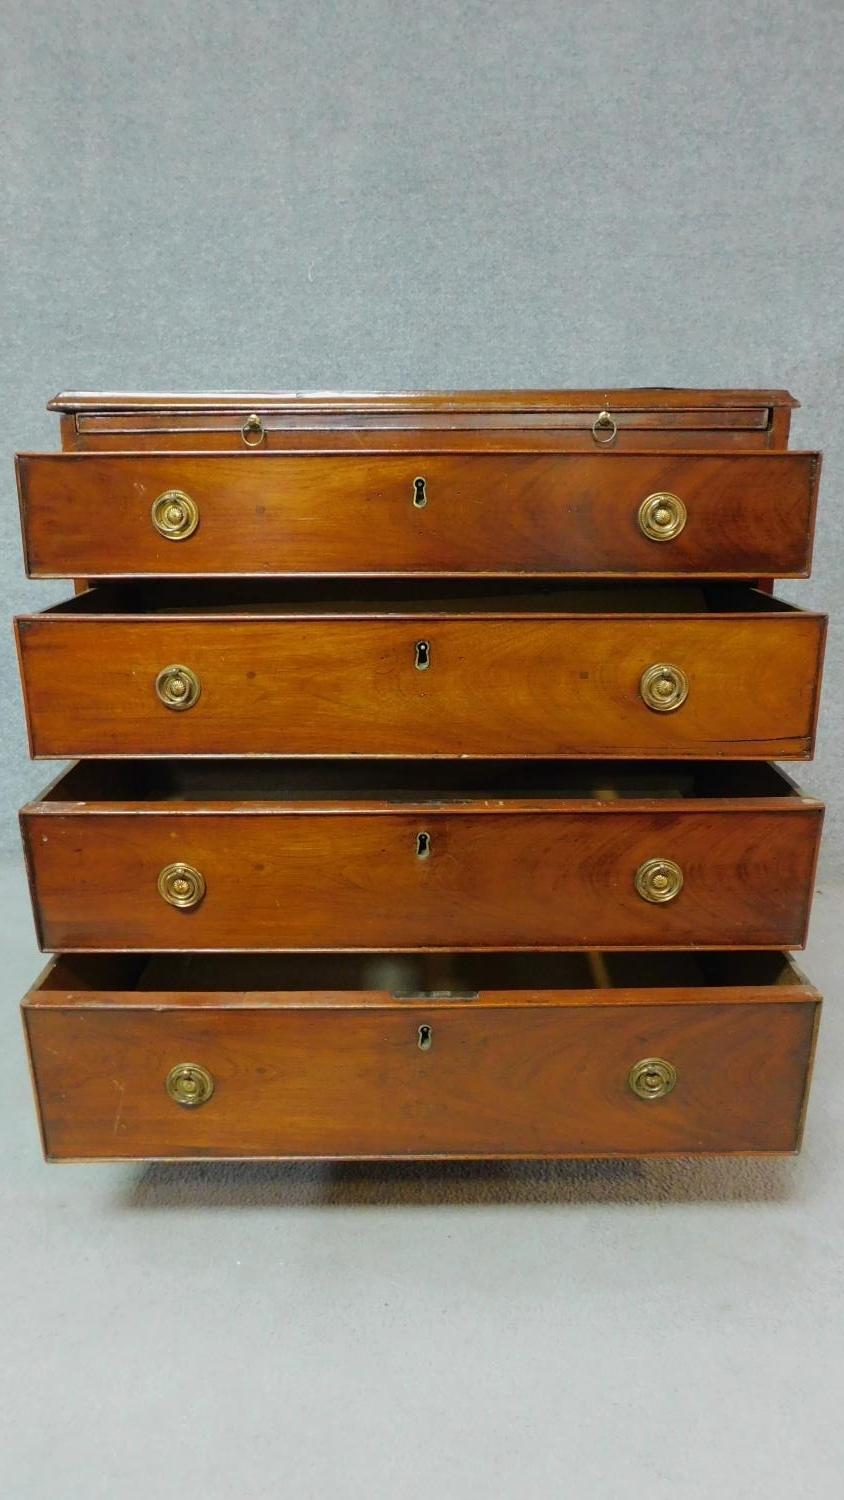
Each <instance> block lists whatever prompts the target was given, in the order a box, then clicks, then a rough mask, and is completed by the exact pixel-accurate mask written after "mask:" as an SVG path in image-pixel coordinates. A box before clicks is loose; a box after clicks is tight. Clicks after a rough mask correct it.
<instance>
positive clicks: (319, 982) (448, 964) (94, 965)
mask: <svg viewBox="0 0 844 1500" xmlns="http://www.w3.org/2000/svg"><path fill="white" fill-rule="evenodd" d="M789 986H792V987H798V988H800V989H802V990H805V988H806V980H805V978H804V976H803V975H802V974H801V973H800V971H799V969H798V968H797V967H796V965H795V964H794V963H793V962H792V961H791V959H790V958H789V957H788V956H787V955H786V954H784V953H769V952H745V953H718V952H716V953H485V954H392V953H370V954H332V953H326V954H314V955H301V954H269V953H254V954H228V955H226V954H202V953H196V954H193V953H184V954H162V955H147V954H129V955H113V954H94V955H90V956H77V955H66V956H63V957H61V958H57V959H55V960H54V961H53V963H52V964H51V965H50V966H49V967H48V968H47V970H46V971H45V972H44V974H43V975H42V977H41V979H40V981H39V983H38V986H37V988H36V991H35V992H34V994H36V995H37V996H38V1002H39V1003H41V997H43V1000H44V1002H46V1003H49V1002H50V998H51V996H52V998H53V1000H54V1002H55V1003H62V1000H63V998H64V997H65V996H66V995H67V993H68V992H73V993H75V994H77V995H79V994H80V992H85V994H86V995H87V996H88V997H89V998H90V999H92V1000H94V999H95V998H96V995H97V993H98V992H99V993H101V994H103V995H104V996H108V997H109V998H111V997H115V996H119V997H120V999H121V1001H123V1002H124V1003H125V1001H126V998H127V996H128V995H131V994H135V995H137V996H138V997H139V999H138V1003H139V1004H143V1003H149V1004H154V1005H158V1004H160V1003H162V992H165V993H166V994H167V995H168V998H169V999H170V1000H171V1001H172V1003H173V1004H175V1005H182V1004H185V1005H189V1004H190V1003H191V996H192V995H193V996H196V997H198V999H199V1002H200V1003H206V1004H207V1003H209V997H211V1003H213V1002H214V997H219V996H222V995H225V1001H226V1004H227V1005H228V1004H233V1005H234V1004H242V1005H250V1004H251V1005H255V1004H259V1003H260V1000H259V999H258V998H257V997H259V996H260V995H261V994H264V995H266V996H268V997H269V996H271V997H272V1003H273V1004H283V1003H284V996H285V994H286V995H287V997H288V1000H289V1001H290V1002H291V1003H295V1004H296V1005H302V1004H308V1003H311V1004H316V1005H319V1004H337V1003H338V1001H339V1003H349V1004H356V1005H359V1004H366V1003H367V1001H368V1002H369V1003H376V1004H382V1005H383V1004H385V1003H391V1002H394V1003H395V1004H401V1003H403V1002H405V1001H409V1000H413V999H436V1000H438V1001H443V1002H448V1001H450V1000H453V1001H454V1002H455V1003H459V1002H462V1001H470V1000H474V999H480V998H483V999H487V998H488V996H489V998H492V999H494V998H495V997H498V996H500V997H501V999H502V1003H508V996H512V995H513V993H514V992H521V993H522V994H523V995H524V994H525V992H527V994H528V995H529V998H530V1001H531V1003H532V1004H541V1003H542V1001H543V999H545V1000H547V1001H548V1002H549V1003H552V1002H553V1003H555V1004H560V1003H565V994H566V992H571V1003H573V1004H582V1003H589V996H590V993H591V994H592V995H594V998H595V1000H596V1001H600V1002H602V1003H607V1002H608V1001H609V1002H610V1003H611V1002H612V993H611V992H613V991H617V992H619V1003H623V1001H622V998H621V992H624V991H631V990H634V991H642V990H646V991H647V1000H648V1003H649V1004H659V1003H660V1000H661V998H662V996H663V995H664V997H665V1000H666V1002H673V1003H675V1004H676V1002H677V993H676V992H677V990H678V989H682V990H683V992H684V993H683V1000H684V1002H685V1001H691V1002H693V1001H694V999H695V992H696V991H698V992H700V998H701V1000H705V1001H707V1002H708V1003H709V1004H711V1003H712V1001H713V999H717V996H713V994H712V990H713V988H715V989H724V990H725V991H727V990H729V991H730V993H729V995H726V994H725V999H727V998H728V999H729V1000H730V1001H731V1002H736V1001H740V1000H741V999H742V992H743V991H744V992H748V991H754V990H756V991H758V989H759V988H760V987H762V988H766V989H767V988H772V989H776V990H777V991H778V992H779V991H781V990H782V989H783V988H787V987H789ZM487 992H488V996H487ZM608 992H610V993H608ZM661 992H662V994H661ZM144 997H148V998H147V1000H146V1001H145V1000H144ZM32 998H33V997H32V996H31V997H30V999H32ZM636 998H637V1000H638V1002H639V1003H641V1002H642V998H643V997H642V995H641V994H639V995H637V997H636ZM752 998H753V999H755V1000H758V999H760V998H763V997H760V996H759V994H758V993H756V994H754V995H753V996H752ZM106 1003H107V1001H106Z"/></svg>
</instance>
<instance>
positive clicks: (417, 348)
mask: <svg viewBox="0 0 844 1500" xmlns="http://www.w3.org/2000/svg"><path fill="white" fill-rule="evenodd" d="M2 23H3V45H4V52H5V68H6V79H5V83H4V86H3V109H4V111H5V112H6V120H5V124H4V128H3V133H2V148H1V149H2V152H3V155H4V157H5V161H4V163H3V174H2V176H3V193H4V196H5V217H6V234H7V251H6V259H5V270H4V271H3V273H2V274H3V293H4V295H3V310H2V320H3V324H2V349H3V377H2V379H3V389H2V400H0V423H2V442H0V451H2V453H3V455H4V457H3V461H2V470H0V485H2V490H1V491H0V518H1V524H2V543H3V546H2V581H3V587H4V591H5V596H6V599H7V603H8V612H9V613H10V614H11V613H12V612H13V611H14V610H19V609H29V608H32V607H38V606H39V605H41V604H47V603H49V602H52V601H53V600H54V599H56V598H58V597H60V596H61V594H62V592H63V589H62V586H61V585H50V586H38V587H37V586H35V585H32V584H27V583H26V582H25V581H24V580H23V578H22V572H21V559H20V547H19V537H18V520H17V503H16V497H15V492H14V484H13V477H12V466H11V457H12V453H13V451H14V450H15V449H16V448H39V447H53V446H55V444H56V442H57V428H56V425H55V423H54V421H52V420H49V419H48V418H47V415H46V413H45V412H44V403H45V401H46V400H47V399H48V398H49V397H50V396H51V395H53V393H54V392H55V390H56V389H57V388H59V387H61V386H64V387H77V388H87V389H93V388H98V387H111V388H118V389H133V388H134V389H143V388H147V389H149V388H155V387H162V388H165V389H171V390H173V389H186V390H190V389H197V388H202V387H205V388H209V387H221V388H229V389H231V388H238V387H240V388H246V387H249V386H253V387H255V386H259V387H279V388H291V387H292V388H296V387H298V388H302V387H335V388H336V387H339V388H385V387H386V388H389V387H408V386H410V387H443V386H445V387H448V386H521V385H526V386H543V385H544V386H556V385H561V386H565V385H574V386H577V385H582V386H599V385H608V384H609V385H624V384H631V385H654V384H662V383H665V384H669V385H713V386H718V385H758V386H769V385H774V386H779V385H784V386H788V387H790V388H791V390H792V391H793V392H794V393H795V394H796V395H797V396H799V397H800V399H801V400H802V402H803V403H804V405H803V410H802V411H801V412H800V413H798V415H797V419H796V422H795V439H796V442H797V443H798V444H800V445H803V446H815V445H818V446H820V447H822V448H823V449H824V450H825V452H826V464H825V474H824V480H823V486H822V496H821V499H822V503H821V510H820V519H819V525H818V532H817V544H816V565H815V575H814V578H813V579H812V581H811V582H809V583H805V584H794V585H788V586H783V587H782V589H781V592H782V593H783V595H784V596H786V597H788V598H789V599H793V600H795V601H798V600H799V601H800V602H801V603H804V604H806V605H809V606H811V607H816V608H821V609H825V610H828V611H829V612H830V613H831V614H832V615H833V617H834V626H833V630H832V632H831V636H830V643H829V652H828V666H827V673H826V685H825V693H824V700H823V711H822V719H821V734H820V745H819V753H818V758H817V760H816V762H815V764H814V765H813V766H811V767H806V768H797V770H796V774H798V776H799V778H800V780H801V781H802V782H803V784H804V785H805V786H807V787H808V788H810V789H812V790H813V791H817V792H819V793H821V794H822V795H824V796H825V797H826V798H827V800H828V801H829V803H830V816H829V820H828V824H827V839H826V846H825V855H824V869H825V871H826V873H827V874H832V872H833V870H834V868H835V867H836V866H837V868H838V870H839V871H840V870H844V813H842V783H844V735H843V734H842V731H844V676H843V674H842V652H841V640H842V634H844V630H842V626H841V624H840V623H838V622H839V621H840V622H844V582H842V575H843V574H844V568H842V564H844V511H842V508H841V505H840V503H839V495H840V491H841V487H842V480H844V379H843V378H842V376H843V375H844V367H843V366H842V300H841V287H842V271H843V270H844V266H842V245H844V223H842V203H844V131H842V124H844V121H842V113H843V112H844V109H843V107H842V88H841V77H842V68H844V7H842V5H841V0H800V3H799V4H795V3H794V0H769V3H762V0H759V3H748V0H699V3H690V0H615V3H614V4H613V5H612V6H609V5H606V6H602V5H594V4H593V5H583V4H580V3H579V4H570V3H567V0H508V3H504V0H488V3H479V0H425V3H424V4H420V3H419V0H351V3H347V4H343V3H332V0H306V3H304V4H303V3H302V0H296V3H295V4H294V3H289V0H278V3H272V0H240V3H232V0H169V3H168V4H163V3H156V0H150V3H147V4H146V5H139V4H138V3H137V0H132V3H127V0H64V3H63V4H62V5H61V6H59V5H55V4H48V3H46V0H5V5H4V7H3V12H2ZM2 643H3V649H2V663H0V666H1V669H2V693H3V703H4V706H5V712H4V713H3V716H2V723H0V736H2V751H3V779H2V786H0V802H2V807H3V808H4V809H5V810H6V815H5V818H4V819H3V821H2V824H1V825H0V839H2V841H3V842H5V844H7V845H12V844H14V843H16V839H17V833H16V828H15V820H14V813H15V811H16V808H17V805H18V803H19V802H21V801H22V800H23V798H24V797H25V796H26V795H28V794H30V793H32V792H34V791H35V790H36V789H37V788H38V787H39V785H41V784H43V783H44V782H45V781H46V780H47V778H48V775H49V774H50V773H51V771H52V770H53V769H54V768H52V767H49V766H44V765H41V766H31V765H29V764H28V762H27V758H26V745H25V737H24V729H23V722H22V715H21V711H20V706H19V693H18V685H17V678H16V669H15V665H14V661H13V652H12V648H11V644H10V636H9V632H8V630H4V631H3V633H2Z"/></svg>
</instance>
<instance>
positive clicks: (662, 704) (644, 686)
mask: <svg viewBox="0 0 844 1500" xmlns="http://www.w3.org/2000/svg"><path fill="white" fill-rule="evenodd" d="M639 693H640V694H641V697H642V701H643V703H645V704H646V705H647V707H648V708H652V709H653V711H654V713H657V714H670V713H673V712H674V710H675V709H677V708H679V707H680V706H681V704H683V703H685V701H686V699H687V698H688V696H689V679H688V677H687V676H686V674H685V672H684V671H683V668H682V667H675V666H674V665H673V663H672V662H667V661H658V662H654V664H653V666H652V667H646V668H645V671H644V672H643V673H642V676H641V679H640V681H639Z"/></svg>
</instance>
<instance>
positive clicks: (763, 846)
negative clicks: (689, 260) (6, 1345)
mask: <svg viewBox="0 0 844 1500" xmlns="http://www.w3.org/2000/svg"><path fill="white" fill-rule="evenodd" d="M794 404H795V403H794V402H793V400H792V398H791V397H789V396H788V395H787V394H786V393H784V392H777V391H767V392H765V391H763V392H760V391H738V390H736V391H664V390H647V391H644V390H643V391H627V392H622V391H617V392H600V393H597V392H588V391H585V392H486V393H459V394H457V393H455V394H425V395H398V396H386V395H385V396H345V397H340V396H332V395H309V396H278V395H273V396H270V395H246V396H227V395H208V396H176V395H166V396H142V395H138V396H107V395H102V396H88V395H75V396H74V395H70V396H61V397H58V398H57V399H56V400H55V401H54V402H52V403H51V406H52V408H53V409H55V410H57V411H59V412H60V413H61V431H62V451H61V453H57V454H21V455H20V456H19V457H18V460H17V472H18V485H19V492H20V501H21V517H22V529H23V544H24V555H25V560H26V567H27V571H28V574H29V575H30V576H31V577H35V578H65V579H71V580H73V581H74V583H75V586H76V592H75V594H74V595H73V597H71V598H70V599H68V600H67V602H65V603H63V604H60V605H58V606H56V607H54V608H52V609H48V610H46V611H43V612H41V613H38V614H33V615H28V616H24V617H22V618H20V619H18V620H17V622H16V630H17V638H18V649H19V655H20V665H21V675H22V681H23V690H24V699H25V704H26V714H27V724H28V731H29V740H30V749H31V752H32V754H33V756H36V757H38V758H45V759H51V758H52V759H60V760H72V761H74V762H76V764H74V765H72V766H71V767H70V769H68V770H66V771H64V772H63V773H62V774H61V775H60V776H59V777H58V779H57V780H55V781H54V782H53V783H52V784H51V785H50V786H49V787H48V788H47V789H46V790H45V792H44V793H43V794H42V795H41V796H40V797H39V798H38V799H37V800H35V801H34V802H32V803H30V804H29V805H28V806H27V807H25V808H24V809H23V811H22V813H21V825H22V832H23V839H24V847H25V851H26V859H27V867H28V871H29V877H30V887H31V892H32V901H33V909H34V913H35V921H36V928H37V932H38V937H39V941H40V944H41V946H42V948H43V949H44V950H45V951H47V952H49V953H52V954H54V955H55V957H54V958H53V959H52V961H51V963H50V965H49V967H48V968H47V969H46V970H45V971H44V973H43V974H42V976H41V977H40V979H39V980H38V981H37V982H36V984H35V985H34V987H33V989H32V990H31V991H30V993H29V995H28V996H27V997H26V999H25V1001H24V1006H23V1014H24V1024H25V1029H26V1035H27V1040H28V1045H29V1050H30V1057H31V1062H32V1072H33V1080H34V1087H35V1094H36V1099H37V1104H38V1110H39V1116H40V1121H41V1128H42V1135H43V1141H44V1149H45V1152H46V1154H47V1156H48V1157H49V1158H50V1159H55V1160H67V1159H77V1160H79V1159H92V1158H99V1159H106V1158H145V1157H156V1158H163V1157H184V1158H191V1157H197V1158H200V1157H209V1156H211V1157H215V1156H216V1157H229V1158H239V1157H243V1158H246V1157H269V1158H272V1157H308V1156H315V1157H338V1158H342V1157H391V1156H393V1157H397V1156H398V1157H449V1156H457V1157H472V1156H479V1157H485V1156H490V1157H519V1156H583V1157H588V1156H639V1155H672V1154H683V1155H686V1154H694V1153H703V1152H725V1153H744V1152H788V1151H794V1150H796V1149H797V1147H798V1145H799V1140H800V1135H801V1130H802V1122H803V1116H804V1111H805V1104H806V1097H807V1091H808V1085H809V1076H810V1071H811V1060H812V1052H813V1046H814V1038H815V1034H816V1029H817V1022H818V1015H819V1010H820V997H819V995H818V993H817V991H816V990H815V989H814V988H813V987H812V985H811V984H809V983H808V981H807V980H806V979H805V978H804V977H803V976H802V975H801V974H800V972H799V970H798V969H797V968H796V966H795V964H794V962H793V960H792V959H791V958H789V956H788V953H787V950H789V949H797V948H800V947H801V946H803V944H804V942H805V938H806V931H807V923H808V919H809V909H810V903H811V894H812V887H813V881H814V871H815V864H816V859H817V853H818V843H819V838H820V831H821V823H822V818H823V807H822V805H821V804H820V803H818V802H816V801H815V800H814V799H812V798H809V797H806V796H804V795H803V794H802V793H801V792H800V790H799V788H798V787H797V786H796V785H795V784H794V782H793V781H792V780H791V779H790V778H789V777H788V776H786V774H785V773H784V772H783V771H781V770H779V769H777V768H776V767H775V766H773V765H771V764H768V762H769V761H783V760H801V759H806V758H808V757H810V756H811V754H812V750H813V744H814V735H815V724H816V719H817V711H818V693H819V685H820V676H821V667H822V657H823V649H824V639H825V628H826V621H825V619H824V617H823V616H820V615H818V614H814V613H811V612H807V611H803V610H800V609H796V608H794V607H792V606H790V605H787V604H784V603H782V602H781V601H779V600H777V599H775V598H774V597H773V595H772V593H771V591H770V590H771V580H772V579H774V578H777V577H789V578H796V577H805V576H806V575H807V574H808V572H809V568H810V564H811V549H812V535H813V528H814V513H815V503H816V496H817V488H818V476H819V470H820V456H819V455H818V454H816V453H800V452H794V451H791V450H789V449H788V431H789V421H790V414H791V409H792V407H793V406H794Z"/></svg>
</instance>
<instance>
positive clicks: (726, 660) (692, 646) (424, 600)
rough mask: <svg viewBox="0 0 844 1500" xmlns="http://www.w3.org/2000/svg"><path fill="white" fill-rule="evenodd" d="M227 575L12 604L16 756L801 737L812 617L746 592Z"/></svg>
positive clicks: (647, 747)
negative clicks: (22, 752)
mask: <svg viewBox="0 0 844 1500" xmlns="http://www.w3.org/2000/svg"><path fill="white" fill-rule="evenodd" d="M240 588H241V590H242V592H240V593H239V594H233V593H232V591H231V586H228V589H227V588H226V586H224V585H214V584H213V583H207V584H205V585H204V586H198V585H197V586H192V585H190V584H189V583H186V582H179V583H175V582H173V583H171V584H169V585H167V584H164V583H160V584H158V585H148V586H147V588H146V590H139V591H136V592H135V593H134V595H133V593H132V590H131V589H129V588H127V589H126V590H125V591H121V592H118V593H115V592H113V591H112V590H111V589H109V588H108V587H104V588H102V589H95V590H91V591H90V592H88V593H86V594H82V595H79V596H78V597H77V598H76V599H74V600H71V601H69V602H68V603H67V604H65V605H61V606H58V607H57V608H55V609H52V610H47V611H46V612H45V613H44V614H41V615H36V616H25V617H23V618H22V619H20V620H19V621H18V626H17V628H18V635H19V650H20V659H21V669H22V675H23V681H24V693H25V699H26V707H27V716H28V723H29V733H30V745H31V750H32V753H33V755H35V756H37V757H55V758H68V759H71V758H75V757H86V756H133V755H134V756H137V755H148V756H186V755H244V754H253V755H304V756H331V755H339V756H395V757H402V756H403V757H418V756H423V757H427V756H443V757H459V756H470V757H471V756H476V757H508V756H525V757H527V756H530V757H543V756H553V757H575V758H576V757H580V756H599V757H616V756H618V757H626V758H631V757H632V758H659V757H664V758H669V759H676V758H691V759H708V758H712V757H727V758H733V759H776V760H785V759H799V758H802V757H806V756H809V755H811V752H812V745H813V738H814V730H815V717H816V705H817V690H818V684H819V678H820V670H821V658H822V651H823V642H824V632H825V619H824V617H823V616H821V615H815V614H806V613H802V612H801V611H799V610H795V609H794V608H792V607H791V606H789V605H786V604H783V603H781V602H779V601H777V600H773V599H771V598H769V597H768V596H766V595H763V594H761V593H758V592H757V591H755V590H751V589H747V588H741V587H740V586H737V585H720V586H719V585H712V586H710V587H709V588H706V589H704V588H701V587H697V586H693V585H675V586H671V587H669V586H663V587H659V586H657V585H646V584H629V585H627V586H626V587H623V586H616V587H615V588H610V587H603V588H601V587H598V586H597V585H592V586H590V585H581V586H575V585H563V584H557V585H550V584H549V585H545V586H544V587H542V588H540V587H537V586H534V588H533V590H529V591H524V590H522V591H519V590H518V589H517V587H516V586H513V585H507V584H500V585H499V586H498V589H497V591H496V594H495V595H494V596H491V595H490V594H489V590H488V586H487V587H486V589H485V588H484V585H482V584H477V585H472V584H470V583H464V584H463V585H461V586H458V585H455V584H452V585H447V584H440V585H434V584H432V583H428V584H425V583H417V584H416V585H415V587H414V593H413V596H412V597H410V596H409V597H404V593H406V592H407V591H406V587H405V590H404V593H403V592H402V589H401V586H400V585H398V584H396V585H392V586H390V585H387V584H384V583H380V584H376V583H370V584H368V585H366V586H362V585H359V586H358V589H359V593H360V597H356V596H355V594H354V593H353V592H350V588H351V586H350V585H346V586H344V585H342V584H339V583H338V584H334V585H333V589H334V593H333V594H332V593H329V592H328V591H327V589H328V586H327V585H325V584H322V585H320V586H319V588H318V589H317V587H316V586H315V585H298V586H297V585H295V584H294V583H287V584H286V585H285V588H284V595H283V602H281V601H280V599H279V591H278V585H275V586H273V585H269V584H268V585H265V586H264V590H263V592H261V590H260V588H259V586H258V585H254V586H252V592H251V593H248V594H247V593H246V592H245V591H243V590H244V586H243V585H241V586H240ZM664 665H667V667H668V668H669V670H668V672H667V673H666V672H664V671H662V670H661V669H662V667H663V666H664ZM190 674H192V675H190ZM156 684H158V691H157V688H156ZM684 687H685V688H687V694H686V696H685V699H684V701H682V702H681V703H680V704H679V706H678V707H676V709H675V710H674V711H671V712H664V711H656V710H655V709H654V708H652V707H649V706H647V705H646V702H645V697H644V696H643V694H644V695H645V696H647V694H648V693H650V694H651V695H652V699H653V701H654V702H658V703H659V704H660V705H661V707H662V708H668V707H670V706H671V704H672V703H673V702H675V701H676V700H677V699H679V698H682V694H683V689H684ZM159 693H163V694H164V696H165V697H166V696H167V695H168V694H170V695H171V697H172V696H173V695H175V694H178V698H177V706H179V707H182V708H184V707H185V706H186V704H187V703H188V702H190V701H191V700H192V699H193V698H194V697H195V701H194V702H193V703H192V706H191V707H189V708H187V711H179V712H175V711H173V709H172V708H171V707H168V706H166V705H165V703H164V702H163V701H162V699H161V697H160V696H159ZM653 695H655V696H653Z"/></svg>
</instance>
